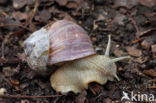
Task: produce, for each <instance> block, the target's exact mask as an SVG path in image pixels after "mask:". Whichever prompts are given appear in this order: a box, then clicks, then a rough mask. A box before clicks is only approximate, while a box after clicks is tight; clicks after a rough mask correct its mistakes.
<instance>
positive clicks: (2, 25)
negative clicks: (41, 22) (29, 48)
mask: <svg viewBox="0 0 156 103" xmlns="http://www.w3.org/2000/svg"><path fill="white" fill-rule="evenodd" d="M5 26H17V27H21V28H23V29H26V30H28V31H30V32H33V31H32V30H31V29H29V28H26V27H24V26H23V25H20V24H0V27H5Z"/></svg>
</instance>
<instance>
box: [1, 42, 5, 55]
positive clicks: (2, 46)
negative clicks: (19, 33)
mask: <svg viewBox="0 0 156 103" xmlns="http://www.w3.org/2000/svg"><path fill="white" fill-rule="evenodd" d="M1 50H2V51H1V53H2V54H1V55H2V57H1V58H5V57H4V42H2V45H1Z"/></svg>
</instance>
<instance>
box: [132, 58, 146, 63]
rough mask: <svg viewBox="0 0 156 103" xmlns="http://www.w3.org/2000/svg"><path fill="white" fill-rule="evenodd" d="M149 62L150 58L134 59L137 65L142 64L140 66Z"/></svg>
mask: <svg viewBox="0 0 156 103" xmlns="http://www.w3.org/2000/svg"><path fill="white" fill-rule="evenodd" d="M147 60H148V57H145V58H142V57H139V58H135V59H133V61H134V62H137V63H140V64H143V63H145V62H146V61H147Z"/></svg>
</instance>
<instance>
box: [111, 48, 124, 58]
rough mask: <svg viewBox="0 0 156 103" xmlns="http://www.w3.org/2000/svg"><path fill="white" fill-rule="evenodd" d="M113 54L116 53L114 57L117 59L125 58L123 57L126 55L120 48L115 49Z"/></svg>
mask: <svg viewBox="0 0 156 103" xmlns="http://www.w3.org/2000/svg"><path fill="white" fill-rule="evenodd" d="M113 53H114V55H115V56H117V57H120V56H123V55H125V54H126V53H125V52H124V51H123V50H121V49H119V48H115V50H114V52H113Z"/></svg>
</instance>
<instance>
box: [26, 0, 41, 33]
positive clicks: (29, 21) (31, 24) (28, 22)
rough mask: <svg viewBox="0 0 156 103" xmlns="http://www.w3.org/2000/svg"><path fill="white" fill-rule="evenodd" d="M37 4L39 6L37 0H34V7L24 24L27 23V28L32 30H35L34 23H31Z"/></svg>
mask: <svg viewBox="0 0 156 103" xmlns="http://www.w3.org/2000/svg"><path fill="white" fill-rule="evenodd" d="M38 6H39V0H36V2H35V6H34V9H33V10H32V11H31V12H30V15H29V18H28V19H27V21H26V25H25V26H28V25H29V28H32V29H33V31H35V30H36V28H35V25H34V24H33V23H32V20H33V18H34V16H35V14H36V11H37V10H38Z"/></svg>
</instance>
